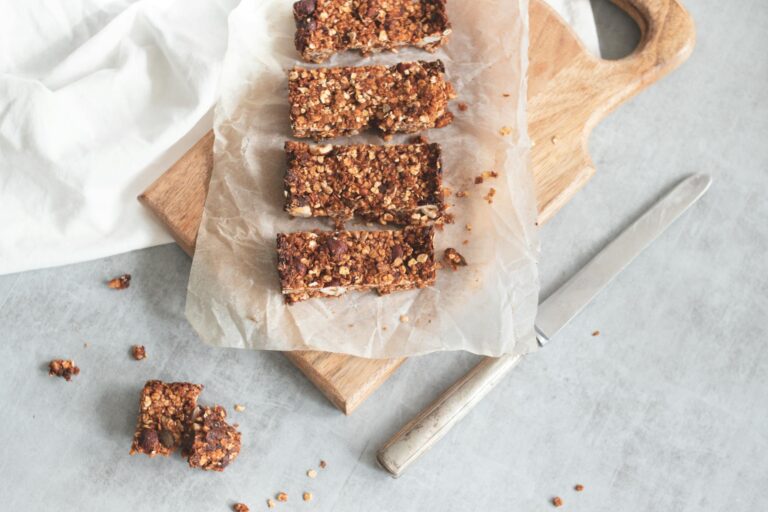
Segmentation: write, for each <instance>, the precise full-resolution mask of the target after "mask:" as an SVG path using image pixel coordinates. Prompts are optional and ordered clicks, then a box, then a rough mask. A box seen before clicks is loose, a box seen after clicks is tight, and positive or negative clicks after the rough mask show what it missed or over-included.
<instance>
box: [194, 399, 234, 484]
mask: <svg viewBox="0 0 768 512" xmlns="http://www.w3.org/2000/svg"><path fill="white" fill-rule="evenodd" d="M226 418H227V412H226V411H225V410H224V408H223V407H221V406H219V405H217V406H215V407H201V408H199V409H198V410H197V411H196V412H195V415H194V418H193V420H192V425H191V429H190V431H189V435H188V437H187V439H186V442H185V446H184V454H185V455H186V456H187V461H188V462H189V466H190V467H192V468H200V469H205V470H208V471H224V468H226V467H227V466H229V464H230V463H231V462H232V461H233V460H235V459H236V458H237V456H238V454H239V453H240V432H238V431H237V429H236V428H235V427H233V426H232V425H230V424H229V423H227V421H226Z"/></svg>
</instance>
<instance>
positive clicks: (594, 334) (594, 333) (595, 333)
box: [592, 331, 600, 336]
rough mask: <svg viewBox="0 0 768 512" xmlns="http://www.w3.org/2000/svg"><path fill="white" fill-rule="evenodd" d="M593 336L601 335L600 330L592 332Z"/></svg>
mask: <svg viewBox="0 0 768 512" xmlns="http://www.w3.org/2000/svg"><path fill="white" fill-rule="evenodd" d="M592 336H600V331H595V332H593V333H592Z"/></svg>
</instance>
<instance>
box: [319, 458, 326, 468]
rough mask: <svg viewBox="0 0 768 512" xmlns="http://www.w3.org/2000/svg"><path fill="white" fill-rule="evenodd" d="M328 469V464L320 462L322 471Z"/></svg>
mask: <svg viewBox="0 0 768 512" xmlns="http://www.w3.org/2000/svg"><path fill="white" fill-rule="evenodd" d="M326 467H328V463H327V462H325V461H324V460H321V461H320V469H325V468H326Z"/></svg>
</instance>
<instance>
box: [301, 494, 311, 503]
mask: <svg viewBox="0 0 768 512" xmlns="http://www.w3.org/2000/svg"><path fill="white" fill-rule="evenodd" d="M301 497H302V499H303V500H304V501H310V500H311V499H312V493H311V492H305V493H304V494H302V495H301Z"/></svg>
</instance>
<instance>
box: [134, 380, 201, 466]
mask: <svg viewBox="0 0 768 512" xmlns="http://www.w3.org/2000/svg"><path fill="white" fill-rule="evenodd" d="M202 390H203V386H202V385H199V384H189V383H187V382H173V383H170V384H166V383H164V382H161V381H159V380H150V381H147V383H146V384H145V385H144V389H142V390H141V398H140V400H139V420H138V424H137V425H136V433H135V434H134V436H133V444H132V445H131V455H133V454H134V453H144V454H147V455H149V456H150V457H154V456H155V455H170V454H171V453H173V452H174V451H175V450H176V448H178V447H179V446H180V445H181V441H182V438H183V437H184V433H185V431H186V429H187V425H188V424H189V422H190V419H191V418H192V413H193V412H194V410H195V407H196V406H197V397H198V395H199V394H200V392H201V391H202Z"/></svg>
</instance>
